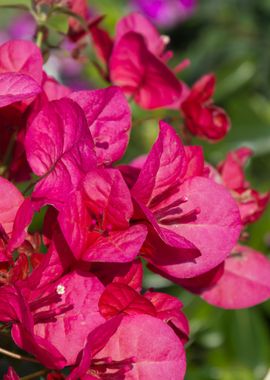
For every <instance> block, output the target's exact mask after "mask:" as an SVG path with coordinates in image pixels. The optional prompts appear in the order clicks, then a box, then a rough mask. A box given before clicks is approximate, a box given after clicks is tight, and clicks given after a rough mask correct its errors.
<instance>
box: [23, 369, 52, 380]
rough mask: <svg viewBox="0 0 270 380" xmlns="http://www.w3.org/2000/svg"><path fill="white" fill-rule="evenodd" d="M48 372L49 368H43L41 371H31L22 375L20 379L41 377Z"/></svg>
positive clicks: (29, 379)
mask: <svg viewBox="0 0 270 380" xmlns="http://www.w3.org/2000/svg"><path fill="white" fill-rule="evenodd" d="M48 372H49V370H48V369H41V370H40V371H37V372H34V373H31V374H30V375H26V376H23V377H21V378H20V379H21V380H31V379H36V378H39V377H40V376H42V375H46V373H48Z"/></svg>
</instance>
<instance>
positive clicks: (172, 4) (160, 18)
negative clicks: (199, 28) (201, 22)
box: [132, 0, 197, 28]
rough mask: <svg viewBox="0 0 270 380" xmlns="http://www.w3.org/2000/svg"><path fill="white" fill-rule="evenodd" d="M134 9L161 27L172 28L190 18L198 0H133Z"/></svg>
mask: <svg viewBox="0 0 270 380" xmlns="http://www.w3.org/2000/svg"><path fill="white" fill-rule="evenodd" d="M132 2H133V5H134V7H135V8H136V9H137V10H140V11H141V12H143V13H144V14H145V15H146V16H148V17H149V18H150V19H151V20H152V21H153V22H154V23H156V24H157V25H159V26H162V27H166V28H170V27H173V26H174V25H176V24H177V23H179V22H181V21H183V20H184V19H186V18H187V17H189V16H190V15H191V14H192V13H193V12H194V10H195V9H196V6H197V0H132Z"/></svg>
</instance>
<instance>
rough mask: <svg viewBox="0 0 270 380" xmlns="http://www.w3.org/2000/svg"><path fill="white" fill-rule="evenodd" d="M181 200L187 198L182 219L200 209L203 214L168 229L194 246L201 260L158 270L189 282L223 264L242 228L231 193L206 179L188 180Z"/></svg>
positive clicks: (195, 178)
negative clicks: (192, 211)
mask: <svg viewBox="0 0 270 380" xmlns="http://www.w3.org/2000/svg"><path fill="white" fill-rule="evenodd" d="M182 196H187V197H188V201H187V202H185V203H183V204H182V205H181V209H182V212H183V215H184V214H185V213H188V212H190V211H191V210H193V209H195V208H199V209H200V213H199V214H197V216H196V217H195V218H194V220H192V218H191V220H184V219H183V221H182V222H181V221H180V222H179V223H175V224H174V223H172V224H171V225H166V228H168V229H171V230H172V231H174V232H175V233H177V234H179V235H180V236H183V237H184V238H186V239H187V240H189V241H190V242H191V243H193V244H194V245H195V246H196V247H197V248H198V250H199V251H200V253H201V256H199V257H198V258H196V259H195V260H193V261H190V262H187V263H183V264H179V265H169V266H166V265H164V266H162V268H161V267H160V266H159V267H158V268H159V269H160V270H161V269H162V271H164V273H167V274H168V275H170V276H173V277H176V278H189V277H194V276H197V275H199V274H202V273H204V272H207V271H208V270H210V269H212V268H214V267H215V266H217V265H218V264H220V263H221V262H222V261H223V260H224V259H225V258H226V257H227V256H228V255H229V253H230V252H231V250H232V248H233V247H234V245H235V244H236V242H237V240H238V238H239V234H240V231H241V228H242V225H241V221H240V215H239V210H238V207H237V205H236V203H235V201H234V200H233V198H232V197H231V195H230V193H229V192H228V191H227V190H226V189H225V188H224V187H223V186H221V185H218V184H216V183H215V182H213V181H212V180H209V179H207V178H203V177H194V178H192V179H188V180H186V181H185V182H184V183H183V184H182V185H181V190H180V192H179V197H182ZM180 215H181V214H180Z"/></svg>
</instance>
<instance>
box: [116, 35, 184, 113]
mask: <svg viewBox="0 0 270 380" xmlns="http://www.w3.org/2000/svg"><path fill="white" fill-rule="evenodd" d="M109 69H110V70H109V71H110V78H111V81H112V82H113V83H114V84H116V85H118V86H120V87H121V88H122V89H123V90H124V92H125V93H126V94H127V95H128V96H132V97H133V98H134V100H135V102H136V103H138V104H139V105H140V106H141V107H143V108H146V109H153V108H159V107H165V106H168V105H170V104H172V103H174V102H176V101H177V99H179V97H180V95H181V85H180V82H179V81H178V80H177V78H176V77H175V75H174V74H173V73H172V71H171V70H170V69H168V67H167V66H166V65H165V63H163V62H162V61H161V60H160V59H159V58H158V57H156V56H155V55H154V54H153V53H151V51H150V50H149V49H148V48H147V45H146V42H145V39H144V37H143V36H142V35H141V34H139V33H135V32H129V33H126V34H124V35H123V37H122V38H120V40H119V41H118V42H117V43H116V44H115V46H114V48H113V51H112V55H111V59H110V65H109Z"/></svg>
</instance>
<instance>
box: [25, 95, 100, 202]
mask: <svg viewBox="0 0 270 380" xmlns="http://www.w3.org/2000/svg"><path fill="white" fill-rule="evenodd" d="M25 150H26V155H27V160H28V162H29V164H30V166H31V168H32V170H33V171H34V173H35V174H36V175H38V176H40V177H41V179H40V181H39V182H38V184H37V185H36V186H35V190H34V193H33V195H32V197H33V199H34V200H35V201H36V202H37V204H38V205H44V204H53V205H58V206H59V205H60V204H63V203H64V201H65V199H66V197H67V196H68V194H69V193H70V192H71V191H72V190H73V189H74V188H76V186H77V185H78V183H79V181H80V180H81V178H82V176H83V175H84V174H85V173H86V172H87V171H88V170H89V169H91V168H93V167H95V166H96V155H95V152H94V146H93V140H92V137H91V134H90V132H89V129H88V127H87V122H86V119H85V116H84V113H83V111H82V109H81V108H80V107H79V106H78V105H77V104H76V103H75V102H73V101H72V100H70V99H65V98H63V99H60V100H55V101H52V102H50V103H48V105H46V106H45V107H44V108H43V109H42V110H41V111H40V112H39V113H38V114H37V116H36V117H35V118H34V119H33V120H32V121H31V123H30V124H29V126H28V129H27V133H26V136H25Z"/></svg>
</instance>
